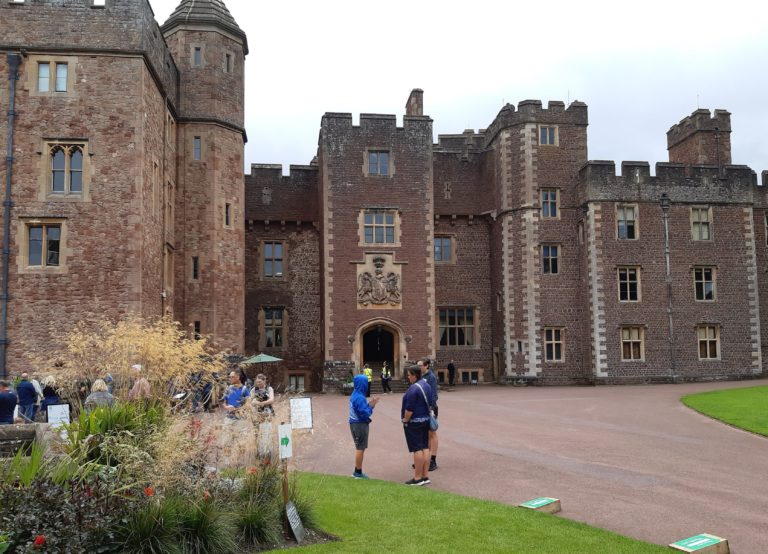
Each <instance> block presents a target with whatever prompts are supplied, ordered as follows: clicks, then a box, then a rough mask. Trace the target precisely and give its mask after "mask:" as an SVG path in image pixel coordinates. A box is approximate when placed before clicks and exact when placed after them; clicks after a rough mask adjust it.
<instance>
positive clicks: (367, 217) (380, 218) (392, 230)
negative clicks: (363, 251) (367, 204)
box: [362, 209, 399, 245]
mask: <svg viewBox="0 0 768 554" xmlns="http://www.w3.org/2000/svg"><path fill="white" fill-rule="evenodd" d="M362 220H363V221H362V223H363V225H362V244H391V245H396V244H397V243H398V242H399V241H398V236H397V228H398V214H397V211H396V210H387V209H367V210H363V214H362Z"/></svg>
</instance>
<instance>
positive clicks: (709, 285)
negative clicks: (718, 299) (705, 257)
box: [693, 267, 715, 302]
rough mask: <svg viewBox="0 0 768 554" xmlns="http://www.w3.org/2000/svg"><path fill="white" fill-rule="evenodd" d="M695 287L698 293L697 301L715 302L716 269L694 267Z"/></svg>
mask: <svg viewBox="0 0 768 554" xmlns="http://www.w3.org/2000/svg"><path fill="white" fill-rule="evenodd" d="M693 285H694V290H695V292H696V300H699V301H702V302H713V301H714V300H715V268H714V267H694V268H693Z"/></svg>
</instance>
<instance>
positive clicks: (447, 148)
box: [433, 129, 486, 152]
mask: <svg viewBox="0 0 768 554" xmlns="http://www.w3.org/2000/svg"><path fill="white" fill-rule="evenodd" d="M485 131H486V130H485V129H479V130H478V131H477V133H475V130H474V129H465V130H464V132H463V133H461V134H448V135H438V136H437V144H434V145H433V151H434V152H465V151H469V150H479V149H481V148H483V145H484V144H485Z"/></svg>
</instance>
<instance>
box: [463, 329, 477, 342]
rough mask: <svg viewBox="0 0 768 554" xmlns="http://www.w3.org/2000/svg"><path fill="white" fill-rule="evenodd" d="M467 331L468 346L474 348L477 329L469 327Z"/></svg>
mask: <svg viewBox="0 0 768 554" xmlns="http://www.w3.org/2000/svg"><path fill="white" fill-rule="evenodd" d="M465 331H466V334H467V335H466V339H467V346H473V345H474V344H475V329H474V328H473V327H467V328H466V329H465Z"/></svg>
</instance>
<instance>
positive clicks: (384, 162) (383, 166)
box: [379, 152, 389, 175]
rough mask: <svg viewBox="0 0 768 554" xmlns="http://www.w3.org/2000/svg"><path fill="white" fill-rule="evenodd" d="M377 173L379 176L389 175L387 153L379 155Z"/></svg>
mask: <svg viewBox="0 0 768 554" xmlns="http://www.w3.org/2000/svg"><path fill="white" fill-rule="evenodd" d="M379 173H380V174H381V175H389V153H387V152H381V153H379Z"/></svg>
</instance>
